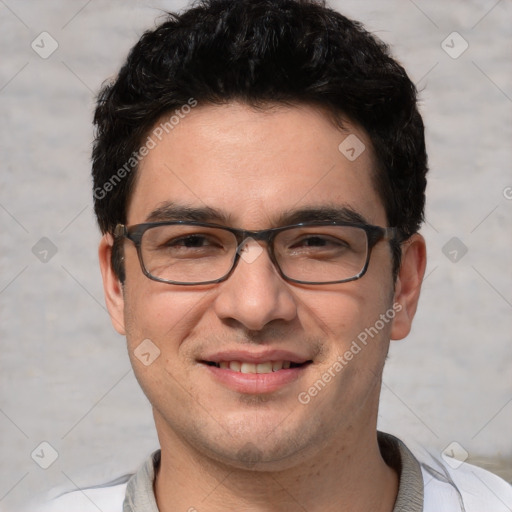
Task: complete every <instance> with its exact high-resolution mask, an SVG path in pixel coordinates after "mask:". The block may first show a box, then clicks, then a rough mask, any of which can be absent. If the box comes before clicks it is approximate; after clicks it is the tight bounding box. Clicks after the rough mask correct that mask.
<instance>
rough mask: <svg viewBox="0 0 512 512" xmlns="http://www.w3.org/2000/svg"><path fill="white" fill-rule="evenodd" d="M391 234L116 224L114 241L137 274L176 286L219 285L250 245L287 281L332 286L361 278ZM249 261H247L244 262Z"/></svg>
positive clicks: (373, 229)
mask: <svg viewBox="0 0 512 512" xmlns="http://www.w3.org/2000/svg"><path fill="white" fill-rule="evenodd" d="M396 235H397V229H396V228H383V227H380V226H372V225H369V224H354V223H348V222H347V223H345V222H311V223H309V222H304V223H301V224H294V225H292V226H282V227H278V228H272V229H265V230H261V231H247V230H241V229H234V228H229V227H225V226H219V225H216V224H208V223H202V222H189V221H169V222H151V223H144V224H136V225H133V226H125V225H123V224H118V225H117V226H116V229H115V231H114V236H115V237H116V239H119V238H128V239H129V240H131V241H132V242H133V243H134V244H135V246H136V248H137V254H138V257H139V262H140V265H141V268H142V271H143V273H144V274H145V275H146V276H147V277H148V278H149V279H153V280H155V281H161V282H164V283H170V284H176V285H200V284H212V283H220V282H221V281H224V280H226V279H227V278H228V277H229V276H230V275H231V273H232V272H233V271H234V269H235V267H236V265H237V264H238V262H239V261H240V258H241V257H242V259H245V258H244V252H243V251H244V249H245V246H246V245H247V244H248V243H249V241H251V240H255V241H262V242H265V243H266V244H267V251H268V254H269V257H270V259H271V261H272V262H273V264H274V265H275V267H276V268H277V270H278V271H279V274H280V275H281V276H282V277H283V278H284V279H285V280H287V281H291V282H294V283H301V284H334V283H345V282H347V281H354V280H356V279H359V278H361V277H362V276H363V275H364V274H365V273H366V271H367V269H368V263H369V261H370V255H371V251H372V249H373V247H374V246H375V245H376V244H377V242H379V241H380V240H388V241H389V240H393V239H395V238H396ZM247 261H249V260H247Z"/></svg>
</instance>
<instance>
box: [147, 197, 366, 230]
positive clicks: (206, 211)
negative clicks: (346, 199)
mask: <svg viewBox="0 0 512 512" xmlns="http://www.w3.org/2000/svg"><path fill="white" fill-rule="evenodd" d="M173 220H184V221H193V222H206V223H216V224H221V225H224V226H233V218H232V216H231V215H230V214H228V213H226V212H223V211H222V210H218V209H216V208H211V207H209V206H204V207H195V206H188V205H183V204H179V203H176V202H172V201H166V202H164V203H162V204H160V205H159V206H158V207H157V208H155V209H154V210H153V211H152V212H151V213H150V214H149V215H148V216H147V217H146V222H166V221H173ZM315 221H316V222H325V221H329V222H352V223H356V224H368V221H367V220H366V219H365V217H364V216H363V215H362V214H361V213H360V212H358V211H356V210H355V209H353V208H352V207H351V206H337V205H318V206H316V205H312V206H308V207H305V208H300V209H290V210H286V211H284V212H282V213H280V214H279V216H278V217H277V218H276V220H275V222H273V224H274V226H273V227H279V226H289V225H293V224H300V223H301V222H315Z"/></svg>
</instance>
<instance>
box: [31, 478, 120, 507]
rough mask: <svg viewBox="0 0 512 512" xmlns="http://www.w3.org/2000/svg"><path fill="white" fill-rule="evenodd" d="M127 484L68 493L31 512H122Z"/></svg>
mask: <svg viewBox="0 0 512 512" xmlns="http://www.w3.org/2000/svg"><path fill="white" fill-rule="evenodd" d="M125 493H126V482H125V483H121V484H117V485H106V486H98V487H92V488H86V489H82V490H78V491H72V492H66V493H64V494H61V495H60V496H58V497H57V498H54V499H52V500H51V501H48V502H47V503H45V504H43V505H39V506H36V507H34V508H32V509H31V512H71V511H72V512H98V510H101V511H102V512H122V511H123V501H124V496H125Z"/></svg>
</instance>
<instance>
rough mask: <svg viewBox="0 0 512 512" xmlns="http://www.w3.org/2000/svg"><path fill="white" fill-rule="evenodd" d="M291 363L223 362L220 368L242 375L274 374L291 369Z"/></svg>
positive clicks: (219, 364)
mask: <svg viewBox="0 0 512 512" xmlns="http://www.w3.org/2000/svg"><path fill="white" fill-rule="evenodd" d="M290 366H291V362H290V361H266V362H264V363H257V364H256V363H242V362H240V361H221V362H219V363H218V367H219V368H222V369H223V370H227V369H228V368H229V369H230V370H232V371H234V372H241V373H272V372H278V371H279V370H283V369H284V370H287V369H288V368H290Z"/></svg>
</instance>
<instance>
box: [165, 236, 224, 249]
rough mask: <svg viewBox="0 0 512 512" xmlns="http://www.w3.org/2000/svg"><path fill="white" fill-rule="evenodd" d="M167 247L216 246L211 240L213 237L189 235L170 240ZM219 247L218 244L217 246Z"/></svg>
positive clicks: (166, 244)
mask: <svg viewBox="0 0 512 512" xmlns="http://www.w3.org/2000/svg"><path fill="white" fill-rule="evenodd" d="M164 245H165V246H167V247H190V248H197V247H207V246H211V245H216V244H214V243H213V241H212V240H211V237H206V236H204V235H188V236H183V237H180V238H172V239H170V240H168V241H167V242H166V243H165V244H164ZM217 245H218V244H217Z"/></svg>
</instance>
